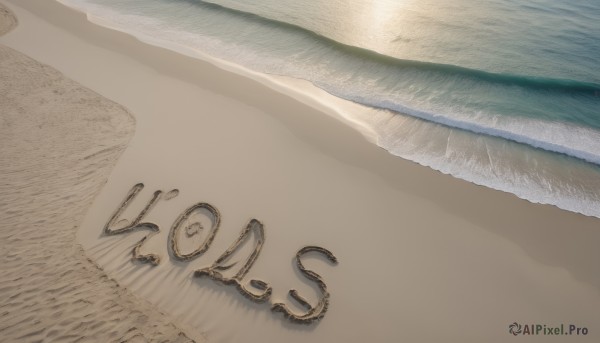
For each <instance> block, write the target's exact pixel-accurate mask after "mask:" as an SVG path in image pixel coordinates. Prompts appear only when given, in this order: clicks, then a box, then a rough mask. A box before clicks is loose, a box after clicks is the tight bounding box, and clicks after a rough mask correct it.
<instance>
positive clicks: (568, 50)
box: [61, 0, 600, 217]
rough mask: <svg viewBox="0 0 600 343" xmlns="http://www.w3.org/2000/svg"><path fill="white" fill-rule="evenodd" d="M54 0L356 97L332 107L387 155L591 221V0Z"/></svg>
mask: <svg viewBox="0 0 600 343" xmlns="http://www.w3.org/2000/svg"><path fill="white" fill-rule="evenodd" d="M61 2H63V3H65V4H66V5H68V6H71V7H75V8H77V9H79V10H81V11H83V12H85V13H87V14H88V17H89V18H90V20H92V21H93V22H96V23H98V24H101V25H105V26H108V27H111V28H114V29H117V30H120V31H123V32H127V33H130V34H132V35H134V36H136V37H138V38H139V39H141V40H144V41H146V42H148V43H151V44H155V45H160V46H163V47H166V48H170V49H173V50H176V51H180V52H185V53H186V54H188V55H189V54H191V55H195V54H196V53H197V55H196V57H198V58H206V56H210V57H213V58H216V59H219V60H224V61H227V62H230V63H233V64H236V65H239V66H241V67H243V68H246V69H250V70H253V71H256V72H259V73H264V74H266V75H269V76H273V77H277V76H285V77H288V78H295V79H301V80H306V81H308V82H310V84H311V85H312V86H314V87H318V88H320V89H322V90H324V91H325V92H327V93H328V94H329V95H330V96H331V97H334V98H335V99H336V100H337V99H341V101H348V102H352V103H355V104H358V105H360V106H355V107H352V108H353V110H352V111H350V113H345V115H346V116H349V117H351V118H353V120H355V121H357V122H360V123H361V125H363V126H364V127H367V128H369V129H370V130H372V131H373V132H374V133H375V134H376V136H377V144H379V145H380V146H382V147H383V148H385V149H387V150H388V151H389V152H390V153H392V154H395V155H397V156H399V157H402V158H406V159H409V160H412V161H414V162H417V163H420V164H422V165H425V166H428V167H431V168H433V169H436V170H439V171H441V172H443V173H446V174H451V175H453V176H455V177H458V178H461V179H464V180H467V181H470V182H473V183H476V184H479V185H484V186H487V187H491V188H494V189H498V190H502V191H506V192H510V193H513V194H515V195H517V196H519V197H521V198H524V199H527V200H529V201H532V202H537V203H547V204H552V205H556V206H558V207H561V208H563V209H566V210H570V211H574V212H579V213H583V214H586V215H593V216H597V217H600V166H599V165H600V67H599V66H600V2H597V1H593V0H580V1H574V2H565V1H558V0H528V1H525V0H454V1H442V0H418V1H417V0H353V1H341V0H310V1H307V0H304V1H302V0H295V1H291V0H253V1H250V0H212V1H210V2H208V1H202V0H130V1H125V2H124V1H118V0H61ZM296 91H298V90H296Z"/></svg>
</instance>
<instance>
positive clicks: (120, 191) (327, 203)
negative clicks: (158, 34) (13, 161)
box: [0, 0, 600, 342]
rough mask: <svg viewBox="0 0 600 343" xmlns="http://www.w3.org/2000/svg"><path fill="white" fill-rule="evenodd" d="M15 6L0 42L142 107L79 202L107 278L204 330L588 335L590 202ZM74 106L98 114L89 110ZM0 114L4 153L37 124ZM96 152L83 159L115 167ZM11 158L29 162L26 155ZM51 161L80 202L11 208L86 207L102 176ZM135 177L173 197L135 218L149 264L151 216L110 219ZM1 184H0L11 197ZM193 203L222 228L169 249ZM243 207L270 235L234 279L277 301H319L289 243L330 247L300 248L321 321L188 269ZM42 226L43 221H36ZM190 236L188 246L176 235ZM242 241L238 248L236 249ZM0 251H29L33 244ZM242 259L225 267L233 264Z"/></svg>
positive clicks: (599, 292)
mask: <svg viewBox="0 0 600 343" xmlns="http://www.w3.org/2000/svg"><path fill="white" fill-rule="evenodd" d="M9 6H10V7H11V9H13V11H14V12H15V13H16V15H17V16H18V18H19V23H20V24H19V26H18V27H17V28H16V29H15V30H14V31H12V32H11V33H9V34H7V35H6V36H4V37H3V38H1V39H0V42H2V43H3V44H6V45H8V46H10V47H13V48H14V49H16V50H19V51H21V52H23V53H25V54H28V55H29V56H31V57H33V58H35V59H36V60H38V61H41V62H43V63H46V64H49V65H51V66H53V67H55V68H57V69H58V70H60V71H61V72H63V73H64V74H65V75H67V76H68V77H69V78H72V79H74V80H75V81H77V82H79V83H81V84H83V85H85V86H86V87H89V88H91V89H93V90H94V91H96V92H98V93H100V94H102V95H103V96H106V97H107V98H109V99H111V100H113V101H116V102H117V103H119V104H121V105H123V106H126V107H127V108H128V109H129V110H130V111H131V113H133V115H134V116H135V118H136V120H137V126H136V133H135V135H134V137H133V138H132V140H131V142H130V144H129V146H128V147H127V149H126V150H125V151H124V152H123V155H122V156H121V158H120V159H119V161H118V162H117V164H116V166H115V169H114V171H113V173H112V174H111V176H110V178H109V181H108V183H106V185H105V186H104V187H103V188H102V191H101V192H100V195H99V196H98V197H97V198H96V199H95V201H94V204H93V205H92V206H91V208H90V210H89V212H88V213H87V215H86V216H85V219H84V220H83V224H82V226H81V229H80V230H79V240H80V242H81V244H82V245H83V247H84V249H85V251H86V254H87V255H88V256H89V257H90V258H91V259H92V260H94V261H95V262H96V263H97V264H98V265H99V266H100V267H101V268H103V269H104V270H105V271H106V273H108V275H109V276H111V277H112V278H114V279H115V280H116V281H117V282H118V283H119V285H121V286H122V287H125V288H127V289H128V290H131V291H132V292H133V293H134V294H136V295H138V296H140V297H142V298H143V299H145V300H148V301H149V302H150V303H152V304H153V305H154V306H156V307H157V308H158V310H160V311H162V312H165V313H167V314H168V315H169V316H170V319H169V320H172V321H173V322H174V323H175V324H176V325H178V327H180V328H185V331H186V333H187V334H188V336H190V337H202V336H205V337H207V338H208V341H211V342H213V341H214V342H240V341H248V342H271V341H272V342H306V341H310V342H337V341H343V342H365V341H376V342H384V341H394V342H396V341H407V342H506V341H508V340H510V339H513V338H511V335H510V334H509V333H508V326H509V325H510V324H511V323H513V322H518V323H522V324H547V325H560V324H562V323H564V324H566V325H569V324H574V325H578V326H580V327H586V328H587V329H588V330H589V334H588V335H587V336H579V337H545V336H531V337H528V338H527V340H528V341H531V342H547V341H555V342H565V341H568V339H572V340H573V341H575V340H576V341H578V342H597V341H598V332H600V326H599V324H598V323H600V320H599V319H600V315H599V312H598V308H600V270H599V268H598V267H597V261H599V260H600V250H599V249H597V242H600V221H599V220H598V219H596V218H590V217H584V216H581V215H577V214H573V213H569V212H566V211H562V210H559V209H557V208H554V207H551V206H542V205H535V204H531V203H528V202H526V201H524V200H520V199H517V198H516V197H514V196H512V195H510V194H505V193H501V192H497V191H492V190H489V189H486V188H483V187H478V186H475V185H472V184H469V183H467V182H464V181H460V180H457V179H453V178H452V177H449V176H446V175H442V174H440V173H437V172H434V171H432V170H430V169H427V168H423V167H421V166H418V165H415V164H413V163H410V162H407V161H404V160H401V159H399V158H395V157H393V156H391V155H389V154H387V153H386V152H385V151H383V150H381V149H379V148H377V147H376V146H375V145H373V144H371V143H369V142H368V141H367V140H366V139H365V138H363V136H361V135H360V134H359V133H358V132H356V131H355V130H354V129H351V128H350V127H348V126H347V125H346V124H344V123H342V122H341V121H340V120H338V119H336V118H335V117H334V112H333V111H331V110H327V109H325V108H324V107H323V106H321V105H319V104H318V103H317V102H316V101H314V100H312V99H311V98H309V97H302V96H298V95H294V96H295V97H297V98H299V99H301V100H302V101H304V103H302V102H298V101H297V100H294V99H292V98H291V97H290V96H289V95H286V94H282V93H281V92H276V91H274V90H273V89H272V88H276V86H274V85H273V84H272V83H269V81H268V80H266V79H264V78H260V76H257V75H253V74H251V73H247V74H248V76H250V78H248V77H242V76H239V75H237V74H235V73H231V72H228V71H224V70H223V69H221V68H218V67H215V66H214V65H212V64H209V63H206V62H202V61H198V60H194V59H192V58H189V57H185V56H182V55H178V54H175V53H172V52H170V51H167V50H164V49H159V48H156V47H152V46H149V45H146V44H144V43H141V42H139V41H137V40H136V39H134V38H133V37H130V36H127V35H124V34H122V33H118V32H115V31H111V30H108V29H105V28H101V27H99V26H96V25H93V24H91V23H89V22H88V21H87V20H86V18H85V17H84V16H83V15H81V14H80V13H76V12H74V11H72V10H69V9H67V8H65V7H63V6H61V5H59V4H57V3H55V2H53V1H35V0H19V1H14V2H9ZM90 19H91V20H97V19H96V18H90ZM220 66H221V67H223V68H225V69H234V67H231V66H225V65H220ZM3 73H4V71H3ZM5 75H6V74H3V77H7V78H11V76H10V75H9V76H5ZM12 77H13V78H14V77H15V76H12ZM23 94H26V93H23ZM15 97H16V95H15ZM52 99H54V96H50V97H49V101H53V100H52ZM27 103H28V104H29V107H28V108H30V109H31V110H29V111H25V110H24V111H25V112H31V113H30V115H31V116H32V117H33V116H35V115H36V114H35V113H34V112H32V111H33V109H34V108H37V107H36V106H34V105H35V104H36V103H35V102H29V101H27ZM3 106H4V105H3ZM17 108H19V107H18V106H17ZM3 113H4V109H3ZM107 115H108V114H107ZM3 117H4V116H3ZM77 118H79V117H77ZM111 118H112V117H111ZM32 120H33V119H32ZM86 125H87V126H88V128H89V129H90V130H94V128H99V127H100V125H101V124H99V123H94V122H89V123H86ZM3 130H7V131H9V132H16V134H15V135H16V137H14V136H11V137H10V138H3V139H10V144H11V145H13V146H14V148H12V149H14V151H13V150H9V153H5V151H4V145H5V143H4V142H3V151H2V158H3V159H5V158H8V159H10V158H13V156H15V155H18V154H19V153H18V151H20V150H26V149H27V146H28V144H32V143H29V142H31V140H32V139H37V137H38V135H33V134H28V135H26V134H24V133H20V132H22V131H13V129H10V128H5V125H4V124H3ZM56 130H59V129H58V128H56ZM71 131H73V130H69V131H55V132H56V133H55V134H58V135H62V136H66V134H63V133H62V132H69V133H70V132H71ZM108 131H111V130H108ZM111 132H112V134H114V132H119V131H118V130H116V131H114V132H113V131H111ZM42 137H44V136H43V135H42ZM94 140H96V138H94ZM122 142H123V143H120V144H124V141H122ZM70 144H79V143H70ZM96 144H98V145H101V144H100V143H96ZM112 144H116V141H112ZM44 146H47V144H45V145H44ZM68 149H69V148H67V147H60V148H57V149H52V151H53V152H54V153H56V154H66V155H68V156H67V157H69V158H77V157H76V155H75V157H73V156H71V155H73V154H72V153H67V152H64V151H70V150H68ZM77 149H81V147H77ZM104 149H106V147H102V148H101V147H100V146H98V147H96V148H95V149H94V148H92V147H90V148H88V149H87V150H86V152H85V153H82V154H83V155H79V156H80V157H85V156H103V153H102V152H103V151H105V150H104ZM88 150H89V151H88ZM117 150H118V149H117ZM95 151H97V152H99V154H97V155H94V152H95ZM115 154H117V155H118V152H115ZM111 156H113V155H111ZM115 157H116V156H113V157H112V158H115ZM98 158H99V159H98V160H94V163H95V165H98V164H100V165H102V166H104V168H109V167H110V163H108V162H106V163H105V162H102V160H101V159H102V158H104V157H98ZM23 159H24V161H26V162H27V163H30V162H32V161H36V162H39V159H37V158H36V157H35V156H32V157H27V156H25V155H24V156H23ZM80 159H81V158H80ZM85 161H88V160H85ZM90 163H92V162H90ZM59 167H60V168H65V169H68V170H71V171H77V172H78V173H81V174H80V175H82V178H84V180H82V185H81V186H79V187H70V188H69V191H70V192H71V193H69V194H72V197H73V198H69V199H71V201H72V202H75V201H77V200H73V199H75V197H78V196H79V197H84V198H85V199H88V200H87V202H85V201H77V204H74V205H70V206H61V207H60V208H58V209H54V210H53V209H48V210H46V209H38V208H36V207H33V208H32V209H31V212H30V213H28V214H27V216H25V218H22V219H21V220H25V219H27V220H30V221H32V222H35V221H39V220H44V218H54V217H55V216H58V215H59V214H60V215H61V216H65V217H64V218H67V219H68V220H69V222H70V223H72V224H71V226H70V227H72V226H75V225H77V224H78V223H79V222H80V220H81V216H79V217H78V216H77V215H76V213H82V212H83V211H85V208H87V205H88V204H89V201H91V198H92V197H93V196H94V194H95V193H94V191H95V190H97V189H98V187H99V186H100V185H99V184H98V183H93V182H92V181H90V180H89V179H90V178H92V177H91V176H89V174H88V173H87V172H91V171H88V170H87V169H85V168H86V167H85V166H79V165H74V166H67V164H61V165H59V166H56V168H59ZM80 168H82V169H80ZM29 169H30V168H26V167H23V168H21V172H13V173H11V174H10V175H11V177H12V178H14V179H10V180H9V181H8V182H6V183H3V184H2V187H7V188H9V189H12V188H11V187H13V188H14V187H15V186H14V185H17V187H19V186H18V185H22V184H29V182H30V179H31V177H30V176H29V174H28V173H29V172H32V171H30V170H29ZM33 169H35V168H33ZM58 170H61V169H58ZM103 170H106V169H103ZM93 171H94V172H95V173H96V172H97V173H100V172H101V171H100V170H98V169H96V168H93ZM105 172H106V171H105ZM44 175H45V174H44ZM94 175H95V174H94ZM103 175H105V174H103ZM99 179H101V177H99ZM94 180H98V178H96V177H95V176H94ZM86 182H89V183H90V184H88V183H86ZM94 182H97V181H94ZM139 182H143V183H144V185H145V188H144V189H142V190H140V193H139V194H140V196H139V199H135V200H133V201H132V206H131V207H132V208H130V209H128V210H126V211H124V212H123V216H122V217H123V218H129V219H131V218H132V217H133V216H134V215H135V214H136V213H138V212H139V211H140V210H141V209H142V208H143V206H144V204H145V202H147V201H148V200H149V199H150V198H151V196H152V192H154V191H155V190H158V189H160V190H163V191H164V192H165V193H166V192H168V191H170V190H172V189H175V188H176V189H178V190H179V195H178V196H176V197H174V198H173V199H171V200H168V201H165V200H159V201H158V202H157V203H156V206H154V208H153V209H151V210H150V212H149V214H148V215H147V216H146V217H145V218H144V221H146V222H151V223H155V224H156V225H157V226H158V229H159V230H160V231H159V232H158V233H157V234H156V235H154V236H153V237H152V238H151V239H148V240H147V242H145V244H144V245H143V246H142V249H141V250H140V251H139V252H140V253H141V254H150V253H152V254H155V255H156V256H158V257H160V259H161V262H160V264H158V266H155V267H153V266H150V265H149V264H142V263H140V262H138V261H132V260H131V250H132V248H133V247H134V246H135V245H136V243H137V242H138V241H139V240H140V239H141V238H142V237H144V236H146V235H147V234H148V233H149V231H141V232H134V233H124V234H117V235H112V236H106V235H103V234H102V231H103V228H104V226H105V224H106V223H107V222H108V221H109V219H110V217H111V215H112V214H113V213H114V212H115V210H116V209H117V208H118V206H119V204H120V203H121V201H122V200H123V199H124V198H125V196H126V195H127V193H128V192H129V190H130V189H131V188H132V186H134V185H135V184H137V183H139ZM92 183H93V184H92ZM92 190H93V191H92ZM35 192H37V193H36V194H38V195H37V196H38V197H48V198H49V199H55V200H56V199H61V198H62V197H63V195H62V194H63V193H62V191H61V190H54V189H50V188H47V187H35ZM7 193H9V194H10V190H7V189H3V191H2V194H3V200H4V199H6V198H5V197H4V194H7ZM171 194H175V193H171ZM165 198H166V197H165ZM197 202H207V203H210V204H211V205H212V206H214V208H216V209H218V211H219V212H220V218H221V226H220V229H219V232H218V233H217V234H216V235H215V239H214V242H213V243H212V245H211V246H210V248H209V249H208V250H207V251H206V252H205V253H204V254H203V255H201V256H199V257H198V258H195V259H192V260H191V261H177V260H175V259H174V258H173V255H172V252H169V249H168V244H167V242H168V238H169V237H168V236H169V229H170V227H171V224H172V223H173V222H174V221H175V220H176V219H177V218H178V216H179V215H180V214H181V213H182V212H183V211H184V210H185V209H186V208H187V207H188V206H190V205H192V204H194V203H197ZM14 203H15V202H5V203H3V204H2V206H3V211H5V212H6V211H9V212H10V211H12V206H15V208H16V209H18V208H19V207H18V206H17V205H15V204H14ZM28 205H29V204H28ZM74 206H76V207H74ZM74 208H75V209H79V210H74ZM53 211H54V212H53ZM39 218H42V219H39ZM251 218H256V219H259V220H260V221H261V222H262V223H263V224H264V233H265V237H266V239H265V244H264V246H263V249H262V251H261V254H260V256H259V257H258V259H257V260H256V263H255V265H254V266H253V267H252V268H251V269H250V270H249V272H248V274H247V277H246V278H245V279H244V282H248V281H249V280H250V279H260V280H263V281H265V282H268V283H269V284H270V285H271V286H272V290H273V294H272V296H271V299H270V300H269V303H285V304H287V305H289V306H290V307H291V308H292V309H293V310H294V311H296V312H298V313H301V312H302V311H303V309H302V307H301V306H293V305H292V304H293V303H294V301H295V300H293V299H291V298H290V297H289V296H287V292H288V290H290V289H292V288H295V289H297V290H298V292H299V293H300V294H301V295H302V296H303V297H304V298H306V299H307V301H308V303H310V304H312V305H313V306H314V305H315V304H317V301H318V299H319V294H320V293H319V290H318V288H317V287H316V284H315V283H314V282H312V281H309V280H308V279H306V278H305V277H304V276H303V275H302V274H301V273H299V272H298V270H297V269H296V263H295V260H294V255H295V254H296V252H297V251H298V250H299V249H300V248H302V247H303V246H306V245H317V246H321V247H324V248H327V249H328V250H330V251H331V252H332V253H333V254H334V255H335V256H336V257H337V258H338V261H339V264H337V265H334V264H332V263H329V262H327V259H326V258H324V256H323V255H318V254H315V255H313V256H308V255H307V256H306V258H305V261H306V262H305V266H306V267H307V268H308V269H311V270H314V271H316V272H317V273H319V274H320V275H321V276H322V278H323V280H324V281H325V283H326V284H327V289H328V291H329V292H330V293H331V298H330V306H329V311H328V312H327V313H326V316H325V317H324V319H323V320H322V321H320V322H318V323H313V324H311V325H308V326H305V325H298V324H294V323H290V322H289V321H287V319H285V318H283V316H282V315H281V314H280V313H272V312H270V310H269V307H270V306H269V304H268V303H267V304H255V303H253V302H252V301H250V300H248V299H247V298H245V297H243V296H242V295H241V294H239V293H238V292H237V291H236V289H235V288H234V287H233V286H227V285H222V284H219V283H216V282H214V281H213V280H210V279H208V278H200V279H198V278H193V277H192V275H193V273H194V271H195V270H198V269H200V268H206V267H210V266H211V265H212V264H213V262H214V261H215V260H216V259H217V258H218V257H219V256H220V255H221V254H223V252H224V251H226V250H227V248H228V247H229V246H230V245H231V243H232V242H234V240H235V239H236V238H237V237H238V235H239V233H240V231H241V230H242V228H243V227H244V226H245V225H246V223H248V221H249V220H250V219H251ZM213 219H214V218H213ZM42 225H43V224H42ZM202 227H203V228H202ZM202 227H200V226H196V227H193V229H194V230H195V231H193V230H189V233H190V237H192V238H191V239H196V238H198V236H200V237H201V238H202V239H204V237H206V235H207V234H208V232H207V231H208V230H209V229H210V223H207V222H204V225H203V226H202ZM146 228H147V227H146ZM9 232H10V231H9ZM35 232H36V233H39V234H40V235H48V237H53V236H52V235H51V234H49V233H48V231H47V230H41V228H40V230H35ZM196 232H200V233H201V234H200V235H197V234H196ZM3 234H4V233H3ZM186 234H187V233H186ZM6 235H10V234H6ZM15 237H16V236H15ZM44 237H45V236H44ZM183 237H184V236H183V235H180V236H179V238H181V240H184V238H183ZM60 241H61V242H63V241H67V239H66V238H64V239H60ZM2 244H7V243H6V240H3V242H2ZM65 244H67V245H68V246H72V243H65ZM197 244H198V242H196V244H189V245H183V246H182V247H181V248H182V249H184V250H185V253H188V252H191V251H192V250H193V249H194V248H195V247H197ZM23 249H24V250H26V248H23ZM3 251H4V250H3ZM20 251H21V250H20ZM249 251H250V250H249V249H245V250H244V249H242V252H241V253H240V254H237V253H236V254H237V255H234V256H233V260H232V261H236V260H239V257H238V256H240V255H242V256H243V254H244V253H246V254H248V253H249ZM27 253H29V252H28V251H26V252H25V254H27ZM9 256H12V257H7V258H19V259H20V260H21V263H23V264H26V263H27V261H29V257H28V255H24V256H21V255H18V253H14V254H10V255H9ZM17 256H18V257H17ZM57 263H61V262H57ZM64 263H66V262H64ZM242 263H243V262H240V264H242ZM240 264H238V265H236V266H234V267H233V268H232V269H233V270H234V271H237V270H239V269H240V267H241V265H240ZM14 268H16V269H17V270H18V268H19V267H18V264H17V265H15V266H14ZM24 268H25V267H24ZM40 268H41V267H40ZM15 273H18V272H17V271H16V272H15ZM224 274H225V273H224ZM3 278H4V276H3ZM9 279H11V278H9ZM3 280H4V279H3ZM85 292H86V291H83V292H82V293H85ZM23 301H24V302H26V301H25V300H23ZM7 303H8V304H9V305H7V306H10V304H11V301H10V300H8V301H7ZM23 306H26V305H23ZM59 310H60V306H57V308H56V309H55V310H54V311H59ZM25 316H27V315H25ZM30 316H31V318H29V317H28V318H27V319H28V320H36V319H35V318H36V317H35V316H34V315H30ZM111 319H112V318H111ZM148 320H152V319H148ZM2 322H4V320H2ZM44 325H45V324H40V327H44ZM565 338H568V339H565Z"/></svg>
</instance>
